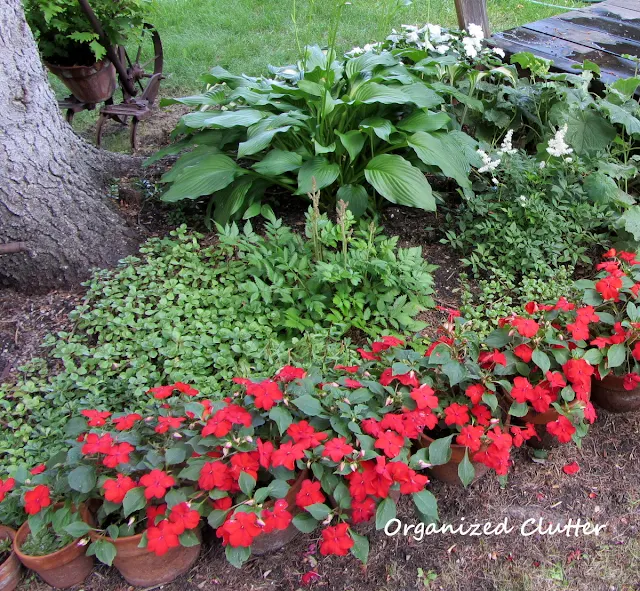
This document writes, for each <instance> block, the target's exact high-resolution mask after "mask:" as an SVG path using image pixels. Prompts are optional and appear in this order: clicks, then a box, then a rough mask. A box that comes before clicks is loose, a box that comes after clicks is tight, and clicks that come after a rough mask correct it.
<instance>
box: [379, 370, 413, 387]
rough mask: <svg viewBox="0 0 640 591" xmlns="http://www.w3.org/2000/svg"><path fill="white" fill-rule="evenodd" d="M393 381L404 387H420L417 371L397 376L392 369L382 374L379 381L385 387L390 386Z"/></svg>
mask: <svg viewBox="0 0 640 591" xmlns="http://www.w3.org/2000/svg"><path fill="white" fill-rule="evenodd" d="M393 380H398V381H399V382H400V383H401V384H402V385H403V386H413V387H414V388H417V387H418V386H419V385H420V383H419V382H418V378H417V377H416V372H415V371H409V372H407V373H403V374H397V375H396V374H394V373H393V369H392V368H390V367H388V368H387V369H385V370H384V371H383V372H382V374H381V375H380V380H379V381H380V383H381V384H382V385H383V386H388V385H389V384H391V382H393Z"/></svg>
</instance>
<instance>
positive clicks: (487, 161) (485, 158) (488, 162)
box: [477, 150, 500, 173]
mask: <svg viewBox="0 0 640 591" xmlns="http://www.w3.org/2000/svg"><path fill="white" fill-rule="evenodd" d="M477 153H478V154H479V155H480V158H482V163H483V166H481V167H480V168H478V172H479V173H483V172H493V171H494V170H495V169H496V168H498V165H499V164H500V159H499V158H498V159H497V160H492V159H491V156H489V154H487V153H486V152H485V151H484V150H477Z"/></svg>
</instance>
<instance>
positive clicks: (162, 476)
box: [140, 469, 176, 500]
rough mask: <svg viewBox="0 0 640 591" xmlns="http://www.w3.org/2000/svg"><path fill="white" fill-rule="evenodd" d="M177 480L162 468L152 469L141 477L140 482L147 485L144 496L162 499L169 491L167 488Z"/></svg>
mask: <svg viewBox="0 0 640 591" xmlns="http://www.w3.org/2000/svg"><path fill="white" fill-rule="evenodd" d="M175 483H176V481H175V480H174V478H173V476H170V475H169V474H167V473H165V472H163V471H162V470H157V469H155V470H151V472H149V473H148V474H145V475H144V476H143V477H142V478H140V484H141V485H142V486H144V487H145V491H144V496H145V498H146V499H147V500H149V499H153V498H156V499H161V498H163V497H164V495H165V494H166V493H167V489H168V488H171V487H172V486H174V485H175Z"/></svg>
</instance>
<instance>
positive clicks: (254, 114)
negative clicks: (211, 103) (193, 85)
mask: <svg viewBox="0 0 640 591" xmlns="http://www.w3.org/2000/svg"><path fill="white" fill-rule="evenodd" d="M264 117H266V113H265V112H263V111H258V110H256V109H238V110H237V111H203V112H200V113H189V114H188V115H185V116H184V117H183V118H182V122H183V123H184V124H185V125H186V126H187V127H192V128H195V129H199V128H201V127H211V128H213V129H219V128H228V127H236V126H240V127H249V126H250V125H253V124H254V123H257V122H258V121H260V119H263V118H264Z"/></svg>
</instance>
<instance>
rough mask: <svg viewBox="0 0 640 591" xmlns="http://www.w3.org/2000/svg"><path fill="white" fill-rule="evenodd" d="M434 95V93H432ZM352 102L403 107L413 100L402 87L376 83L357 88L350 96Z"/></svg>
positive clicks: (368, 83)
mask: <svg viewBox="0 0 640 591" xmlns="http://www.w3.org/2000/svg"><path fill="white" fill-rule="evenodd" d="M434 94H435V93H434ZM351 98H352V99H353V102H354V103H356V104H359V103H364V104H365V105H369V104H371V103H381V104H383V105H404V104H405V103H411V102H413V100H412V99H411V97H410V96H409V95H408V94H407V93H406V87H404V86H400V85H398V86H385V85H383V84H378V83H377V82H365V83H364V84H361V85H360V86H358V87H357V88H356V90H355V92H354V93H353V94H352V95H351Z"/></svg>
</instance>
